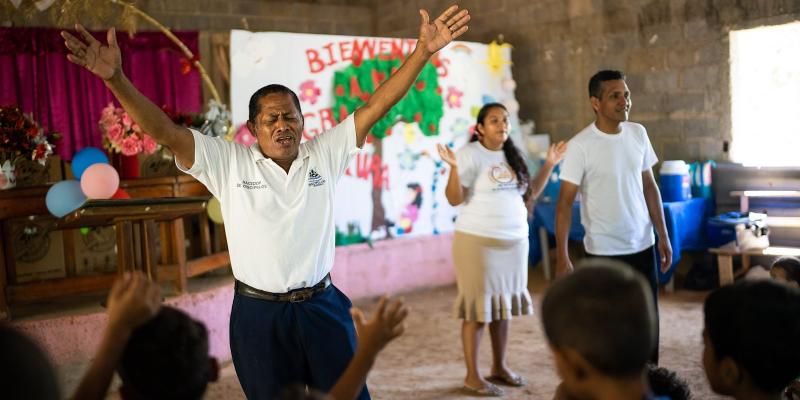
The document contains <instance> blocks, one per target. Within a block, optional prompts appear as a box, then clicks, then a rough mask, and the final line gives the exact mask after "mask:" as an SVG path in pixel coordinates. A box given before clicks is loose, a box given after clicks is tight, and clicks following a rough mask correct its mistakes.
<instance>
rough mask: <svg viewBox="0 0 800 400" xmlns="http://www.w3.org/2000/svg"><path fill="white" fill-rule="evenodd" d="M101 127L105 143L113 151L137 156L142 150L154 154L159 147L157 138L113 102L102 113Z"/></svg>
mask: <svg viewBox="0 0 800 400" xmlns="http://www.w3.org/2000/svg"><path fill="white" fill-rule="evenodd" d="M100 129H101V130H102V131H103V145H104V146H105V148H107V149H108V150H110V151H112V152H115V153H122V154H123V155H126V156H135V155H137V154H139V153H141V152H145V153H146V154H152V153H154V152H155V151H156V150H157V149H158V143H156V141H155V139H153V138H152V137H150V135H148V134H147V133H145V132H143V131H142V128H141V127H139V124H137V123H136V122H134V121H133V119H131V116H130V115H128V113H127V112H125V110H123V109H121V108H119V107H114V104H112V103H109V104H108V106H106V108H104V109H103V111H102V113H101V114H100Z"/></svg>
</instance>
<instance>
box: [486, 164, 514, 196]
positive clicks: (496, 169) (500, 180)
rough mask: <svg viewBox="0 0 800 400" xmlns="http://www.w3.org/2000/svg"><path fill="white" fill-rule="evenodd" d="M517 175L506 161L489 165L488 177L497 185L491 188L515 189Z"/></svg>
mask: <svg viewBox="0 0 800 400" xmlns="http://www.w3.org/2000/svg"><path fill="white" fill-rule="evenodd" d="M516 178H517V175H516V174H515V173H514V171H512V170H511V167H509V166H508V164H506V163H502V164H497V165H493V166H491V167H489V179H490V180H491V181H492V182H493V183H494V184H496V185H497V186H496V187H495V188H494V189H493V190H507V189H515V188H516V187H517V182H516V181H517V179H516Z"/></svg>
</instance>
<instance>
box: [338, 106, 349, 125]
mask: <svg viewBox="0 0 800 400" xmlns="http://www.w3.org/2000/svg"><path fill="white" fill-rule="evenodd" d="M348 115H350V113H349V112H347V107H345V106H344V104H341V105H339V122H342V121H344V119H345V118H347V116H348Z"/></svg>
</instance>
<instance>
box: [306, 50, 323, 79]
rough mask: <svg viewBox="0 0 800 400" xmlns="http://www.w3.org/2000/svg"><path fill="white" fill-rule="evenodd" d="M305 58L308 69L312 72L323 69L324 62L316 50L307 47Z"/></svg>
mask: <svg viewBox="0 0 800 400" xmlns="http://www.w3.org/2000/svg"><path fill="white" fill-rule="evenodd" d="M306 59H307V60H308V69H309V70H310V71H311V73H312V74H316V73H317V72H321V71H322V70H323V69H325V63H323V62H322V60H320V58H319V52H317V51H316V50H314V49H307V50H306Z"/></svg>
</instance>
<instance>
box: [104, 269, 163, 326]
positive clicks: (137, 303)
mask: <svg viewBox="0 0 800 400" xmlns="http://www.w3.org/2000/svg"><path fill="white" fill-rule="evenodd" d="M160 307H161V287H160V286H159V285H158V284H157V283H155V282H152V281H150V280H149V279H148V278H147V276H145V275H144V274H143V273H141V272H133V273H125V274H124V275H122V277H121V278H120V279H117V281H116V282H114V286H113V287H111V292H110V293H109V294H108V327H109V329H117V330H120V331H121V332H125V333H128V332H131V331H133V330H134V329H135V328H136V327H138V326H139V325H142V324H144V323H145V322H147V321H149V320H150V319H151V318H153V317H154V316H155V315H156V313H158V310H159V308H160Z"/></svg>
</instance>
